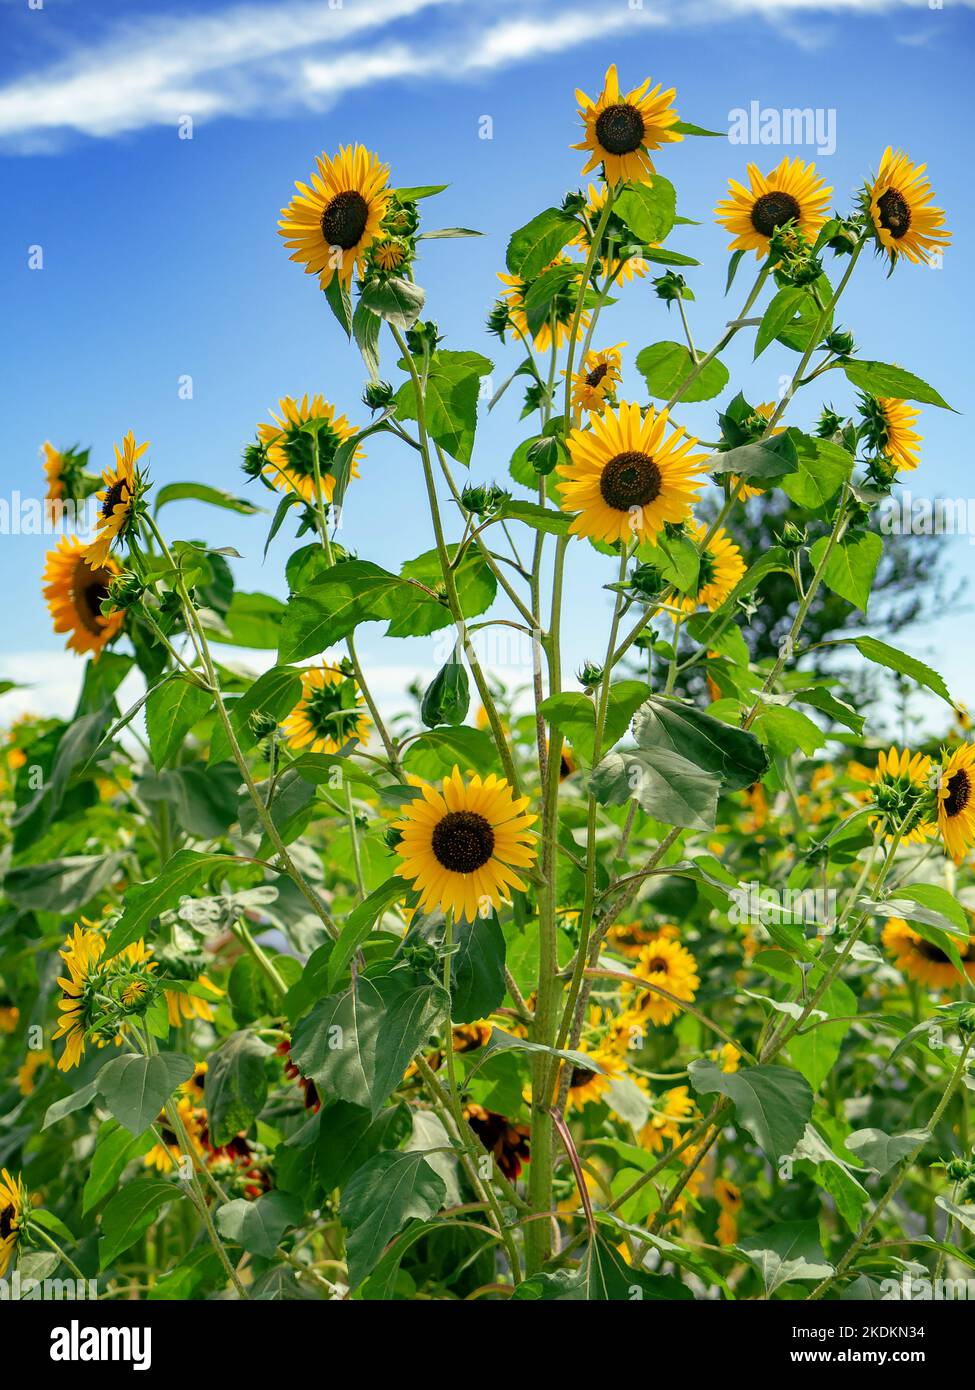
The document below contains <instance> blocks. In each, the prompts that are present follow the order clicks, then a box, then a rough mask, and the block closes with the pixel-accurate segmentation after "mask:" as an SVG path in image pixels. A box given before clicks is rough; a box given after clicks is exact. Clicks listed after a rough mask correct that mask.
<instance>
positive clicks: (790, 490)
mask: <svg viewBox="0 0 975 1390" xmlns="http://www.w3.org/2000/svg"><path fill="white" fill-rule="evenodd" d="M789 435H790V437H791V439H792V442H793V444H794V445H795V449H796V460H797V465H798V466H797V468H796V470H795V471H794V472H792V473H789V474H788V475H787V476H785V477H783V478H782V480H781V482H780V483H779V487H781V489H782V491H783V492H784V493H785V494H786V496H787V497H791V498H792V500H793V502H795V503H796V504H797V505H798V506H800V507H805V508H807V509H808V510H809V511H816V512H824V511H825V510H826V508H827V507H828V506H829V504H830V503H831V502H832V501H833V499H834V498H835V497H836V495H837V493H838V492H839V490H840V488H841V487H842V486H843V484H844V483H845V482H846V481H847V479H848V478H849V477H850V475H851V473H852V472H853V455H852V454H849V453H847V451H846V449H841V448H840V446H839V445H838V444H833V443H831V442H830V441H829V440H827V439H816V438H815V437H814V436H813V435H809V434H803V433H802V432H801V431H800V430H789Z"/></svg>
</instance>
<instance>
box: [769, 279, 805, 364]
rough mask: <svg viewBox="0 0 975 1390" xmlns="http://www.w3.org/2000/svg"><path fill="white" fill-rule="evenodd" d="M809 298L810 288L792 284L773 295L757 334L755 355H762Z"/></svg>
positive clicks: (788, 325) (789, 324)
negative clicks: (801, 287) (796, 286)
mask: <svg viewBox="0 0 975 1390" xmlns="http://www.w3.org/2000/svg"><path fill="white" fill-rule="evenodd" d="M809 300H810V295H809V291H808V290H806V289H796V288H793V287H792V286H786V288H785V289H781V290H779V292H778V294H776V295H774V296H773V298H772V300H771V301H770V303H769V306H768V308H767V309H766V310H765V313H764V314H763V315H762V322H761V323H760V324H759V326H758V332H757V333H756V334H755V357H760V356H761V355H762V353H763V352H764V351H765V349H766V348H767V347H768V345H769V343H771V342H772V341H773V339H775V338H777V337H778V336H779V334H780V333H782V332H783V331H784V330H785V329H786V328H788V327H790V326H791V324H792V322H793V320H794V319H795V317H796V315H797V314H799V313H800V312H801V309H802V308H803V307H805V305H806V303H807V301H809Z"/></svg>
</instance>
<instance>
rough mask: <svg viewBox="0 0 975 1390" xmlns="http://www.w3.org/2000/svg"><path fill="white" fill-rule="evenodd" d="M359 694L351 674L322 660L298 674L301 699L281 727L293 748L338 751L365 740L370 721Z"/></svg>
mask: <svg viewBox="0 0 975 1390" xmlns="http://www.w3.org/2000/svg"><path fill="white" fill-rule="evenodd" d="M361 706H362V695H361V694H360V693H359V687H358V685H357V684H356V682H355V680H354V679H353V677H352V676H351V675H350V674H347V673H346V672H345V671H343V670H342V669H341V668H340V667H338V666H330V665H328V664H327V663H323V664H322V665H321V666H313V667H312V668H311V669H310V670H307V671H302V673H301V699H300V700H299V701H298V703H297V704H296V705H295V707H294V709H293V710H292V711H291V713H290V714H289V715H288V717H287V718H286V719H285V720H284V721H283V723H282V725H281V728H282V730H283V731H284V736H285V738H286V739H287V740H288V743H289V744H290V746H291V747H292V748H306V749H307V750H308V751H309V752H310V753H338V752H340V751H341V750H342V749H343V748H344V747H345V746H346V745H347V744H348V743H350V742H357V743H366V742H368V739H369V720H368V719H367V718H366V717H365V715H364V714H363V713H362V708H361Z"/></svg>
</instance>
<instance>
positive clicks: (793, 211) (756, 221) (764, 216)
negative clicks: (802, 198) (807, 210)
mask: <svg viewBox="0 0 975 1390" xmlns="http://www.w3.org/2000/svg"><path fill="white" fill-rule="evenodd" d="M801 212H802V209H801V208H800V207H799V204H798V202H797V201H796V200H795V198H793V196H792V194H791V193H778V192H776V193H763V194H762V196H761V197H760V198H758V199H757V200H756V202H755V206H754V207H753V208H752V226H753V227H754V228H755V230H756V232H761V234H762V236H771V235H772V233H773V232H774V231H775V229H776V227H784V226H785V224H786V223H787V222H798V220H799V217H800V215H801Z"/></svg>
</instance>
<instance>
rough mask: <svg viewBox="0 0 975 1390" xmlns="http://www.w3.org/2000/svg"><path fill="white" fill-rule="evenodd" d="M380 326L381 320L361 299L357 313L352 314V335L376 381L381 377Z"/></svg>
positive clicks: (370, 375) (372, 377) (371, 376)
mask: <svg viewBox="0 0 975 1390" xmlns="http://www.w3.org/2000/svg"><path fill="white" fill-rule="evenodd" d="M380 327H381V320H380V319H379V318H378V317H377V315H375V314H374V313H372V311H371V310H369V309H367V308H366V306H365V305H364V304H363V302H362V300H361V299H360V300H359V303H358V304H357V305H356V307H355V313H354V314H353V315H352V335H353V337H354V338H355V342H356V347H357V348H358V349H359V351H360V353H361V354H362V360H363V362H364V363H365V364H366V370H367V371H368V373H369V377H370V380H372V381H376V380H377V379H378V377H379V330H380Z"/></svg>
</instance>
